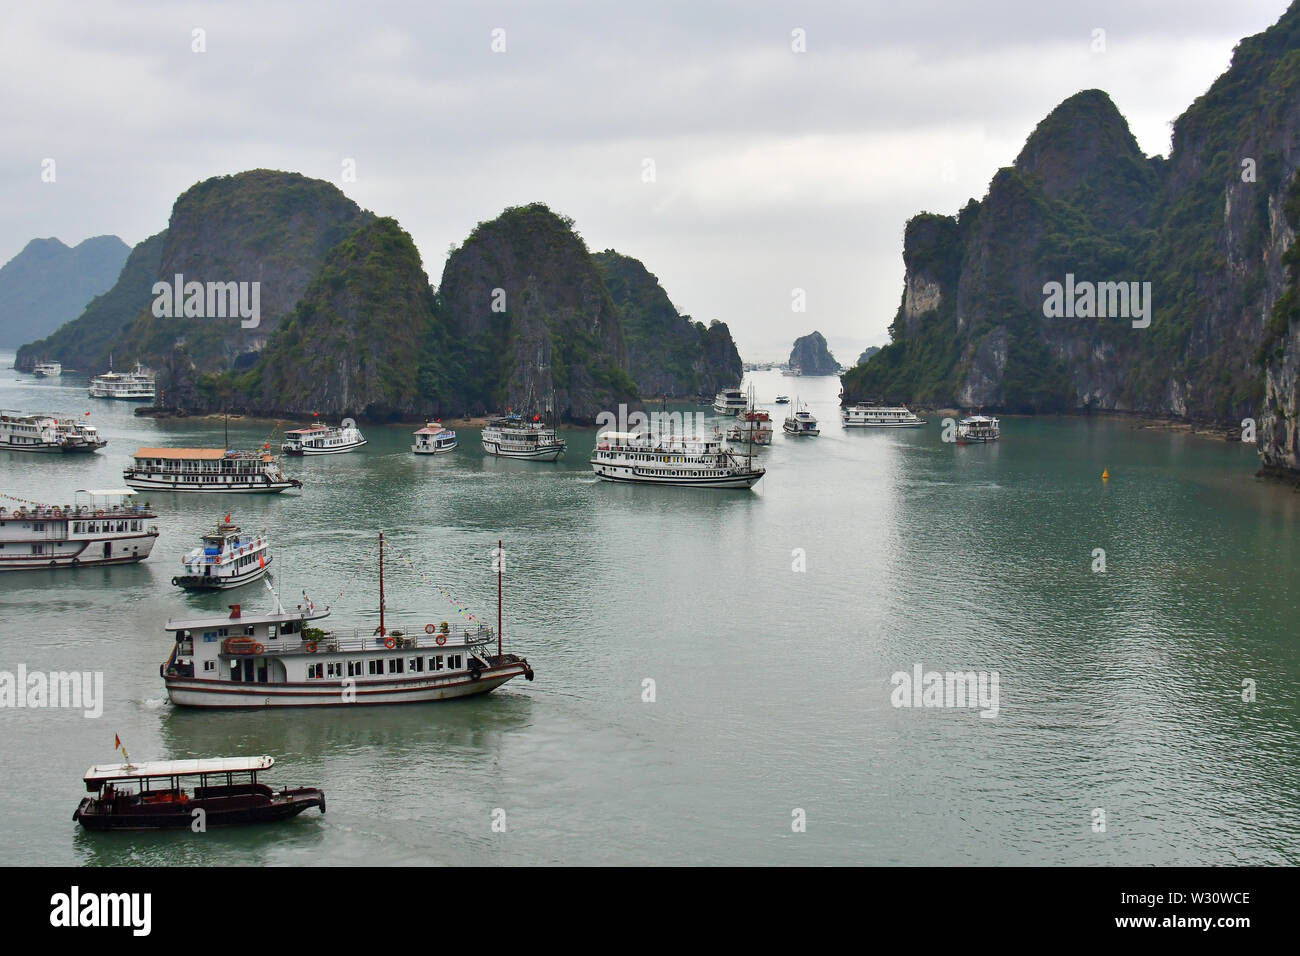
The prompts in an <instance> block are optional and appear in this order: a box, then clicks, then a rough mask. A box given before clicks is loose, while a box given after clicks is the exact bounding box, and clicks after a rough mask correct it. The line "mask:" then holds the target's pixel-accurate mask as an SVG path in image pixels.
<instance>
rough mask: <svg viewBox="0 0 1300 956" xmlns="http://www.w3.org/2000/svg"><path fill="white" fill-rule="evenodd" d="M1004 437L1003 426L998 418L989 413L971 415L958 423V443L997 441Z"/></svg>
mask: <svg viewBox="0 0 1300 956" xmlns="http://www.w3.org/2000/svg"><path fill="white" fill-rule="evenodd" d="M1001 437H1002V428H1001V426H1000V425H999V424H998V420H997V419H996V418H990V417H989V416H987V415H971V416H970V417H969V418H963V419H962V420H961V421H959V422H958V423H957V444H959V445H965V444H968V443H970V442H985V441H997V440H998V439H999V438H1001Z"/></svg>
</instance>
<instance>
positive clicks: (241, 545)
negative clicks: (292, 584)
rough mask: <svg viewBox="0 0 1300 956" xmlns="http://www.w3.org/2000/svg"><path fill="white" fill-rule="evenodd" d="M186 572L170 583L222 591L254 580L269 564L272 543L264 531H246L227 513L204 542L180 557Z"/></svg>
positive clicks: (202, 589)
mask: <svg viewBox="0 0 1300 956" xmlns="http://www.w3.org/2000/svg"><path fill="white" fill-rule="evenodd" d="M181 564H182V565H183V566H184V567H185V573H184V574H179V575H177V576H176V577H174V578H172V584H173V585H175V586H176V587H178V588H185V590H187V591H221V590H225V589H226V588H237V587H240V586H241V585H244V584H249V583H250V582H252V581H256V580H257V579H258V578H260V577H261V576H262V575H264V574H266V572H267V569H268V568H270V567H271V545H270V542H269V541H268V540H267V538H266V535H265V534H252V535H246V534H244V533H243V532H242V531H241V530H240V529H239V526H238V525H236V524H232V523H231V521H230V515H226V520H225V521H219V522H218V523H217V528H216V530H215V531H210V532H208V533H207V534H205V535H204V536H203V543H202V544H201V545H200V546H199V547H197V548H195V549H194V550H192V551H191V552H190V553H189V554H187V555H185V557H183V558H181Z"/></svg>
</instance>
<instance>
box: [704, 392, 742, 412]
mask: <svg viewBox="0 0 1300 956" xmlns="http://www.w3.org/2000/svg"><path fill="white" fill-rule="evenodd" d="M748 407H749V401H748V400H747V399H746V398H745V394H744V393H743V392H742V391H741V390H740V389H738V388H724V389H723V390H722V391H720V392H718V394H717V396H716V397H715V398H714V399H713V410H714V411H715V412H717V413H718V414H719V415H739V414H740V413H741V412H743V411H744V410H745V409H746V408H748Z"/></svg>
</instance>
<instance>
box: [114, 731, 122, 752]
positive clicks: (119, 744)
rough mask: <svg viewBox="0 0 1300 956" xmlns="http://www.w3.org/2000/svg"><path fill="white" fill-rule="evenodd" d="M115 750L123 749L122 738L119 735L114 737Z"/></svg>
mask: <svg viewBox="0 0 1300 956" xmlns="http://www.w3.org/2000/svg"><path fill="white" fill-rule="evenodd" d="M113 749H114V750H121V749H122V738H121V737H119V736H118V735H117V734H114V735H113Z"/></svg>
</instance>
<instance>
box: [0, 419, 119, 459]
mask: <svg viewBox="0 0 1300 956" xmlns="http://www.w3.org/2000/svg"><path fill="white" fill-rule="evenodd" d="M107 444H108V442H106V441H105V440H104V439H102V438H100V437H99V431H98V430H97V429H96V428H95V426H94V425H92V424H90V422H89V421H86V420H85V419H80V418H59V417H57V416H54V415H27V414H24V413H23V412H14V411H0V448H7V449H8V450H10V451H26V452H47V453H51V454H72V453H78V452H82V453H87V452H93V451H99V449H101V448H103V447H104V446H105V445H107Z"/></svg>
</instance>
